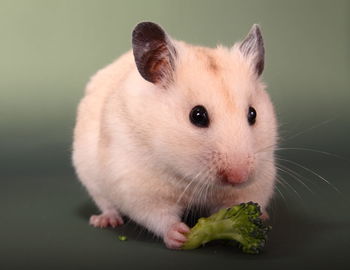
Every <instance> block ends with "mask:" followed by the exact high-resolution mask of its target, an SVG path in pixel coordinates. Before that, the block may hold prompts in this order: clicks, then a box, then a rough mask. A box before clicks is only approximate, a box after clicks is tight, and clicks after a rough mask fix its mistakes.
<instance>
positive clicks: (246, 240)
mask: <svg viewBox="0 0 350 270" xmlns="http://www.w3.org/2000/svg"><path fill="white" fill-rule="evenodd" d="M260 216H261V210H260V206H259V205H258V204H257V203H253V202H248V203H241V204H239V205H236V206H233V207H230V208H225V209H221V210H220V211H218V212H217V213H215V214H213V215H211V216H210V217H207V218H200V219H199V220H198V222H197V224H196V225H195V226H194V227H193V228H192V229H191V230H190V232H189V233H188V234H187V241H186V242H185V244H184V245H183V246H182V249H194V248H197V247H199V246H201V245H204V244H205V243H208V242H210V241H212V240H216V239H224V240H234V241H237V242H238V243H239V246H240V248H241V249H242V251H243V252H244V253H250V254H259V253H260V252H261V251H262V249H263V248H264V246H265V243H266V241H267V233H268V231H269V230H270V229H271V227H269V226H266V225H265V224H264V223H263V222H262V220H261V218H260Z"/></svg>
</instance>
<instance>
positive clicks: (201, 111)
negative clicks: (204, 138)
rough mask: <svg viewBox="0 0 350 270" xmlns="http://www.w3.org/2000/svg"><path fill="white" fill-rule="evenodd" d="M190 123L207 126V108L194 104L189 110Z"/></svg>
mask: <svg viewBox="0 0 350 270" xmlns="http://www.w3.org/2000/svg"><path fill="white" fill-rule="evenodd" d="M190 120H191V123H192V124H193V125H195V126H197V127H202V128H205V127H208V126H209V117H208V112H207V110H206V109H205V108H204V107H203V106H201V105H198V106H195V107H193V109H192V110H191V112H190Z"/></svg>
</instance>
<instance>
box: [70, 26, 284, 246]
mask: <svg viewBox="0 0 350 270" xmlns="http://www.w3.org/2000/svg"><path fill="white" fill-rule="evenodd" d="M132 48H133V49H132V50H131V51H129V52H127V53H126V54H124V55H123V56H121V57H120V58H119V59H118V60H116V61H115V62H113V63H112V64H110V65H109V66H107V67H106V68H104V69H102V70H100V71H99V72H97V74H96V75H94V76H93V77H92V79H91V80H90V82H89V84H88V86H87V88H86V91H85V96H84V98H83V99H82V100H81V102H80V105H79V108H78V116H77V123H76V127H75V132H74V145H73V163H74V166H75V169H76V172H77V174H78V177H79V179H80V180H81V182H82V183H83V185H84V186H85V187H86V188H87V190H88V192H89V194H90V195H91V197H92V198H93V200H94V201H95V203H96V204H97V206H98V208H99V209H100V210H101V214H100V215H94V216H91V218H90V224H91V225H93V226H96V227H106V226H113V227H114V226H118V225H120V224H122V223H123V219H122V215H126V216H128V217H129V218H131V219H132V220H134V221H136V222H137V223H139V224H140V225H142V226H144V227H145V228H147V229H148V230H149V231H151V232H153V233H154V234H156V235H158V236H160V237H162V238H163V240H164V242H165V244H166V246H167V247H169V248H179V247H181V245H182V244H183V243H184V241H185V240H186V236H185V233H186V232H187V231H188V230H189V228H188V226H187V225H186V224H184V223H183V222H182V221H181V217H182V214H183V213H184V211H185V210H186V209H188V208H190V207H192V206H200V207H205V208H207V209H209V210H210V211H212V212H213V211H217V210H218V209H219V208H222V207H227V206H231V205H234V204H238V203H241V202H247V201H254V202H258V203H259V204H260V205H261V206H262V209H263V211H266V206H267V204H268V202H269V200H270V198H271V196H272V194H273V190H274V183H275V165H274V162H275V161H274V150H275V145H276V139H277V131H276V118H275V113H274V110H273V106H272V104H271V101H270V98H269V96H268V94H267V93H266V92H265V86H264V84H263V83H262V81H261V78H260V75H261V73H262V71H263V68H264V46H263V39H262V36H261V32H260V29H259V27H258V26H257V25H253V27H252V29H251V30H250V32H249V34H248V36H247V37H246V38H245V39H244V40H243V41H242V42H239V43H237V44H235V45H234V46H233V47H232V48H225V47H222V46H218V47H217V48H215V49H212V48H205V47H199V46H193V45H189V44H186V43H184V42H181V41H177V40H174V39H172V38H170V37H169V36H168V35H167V34H166V33H165V32H164V30H163V29H162V28H160V27H159V26H158V25H157V24H154V23H151V22H144V23H140V24H138V25H137V26H136V27H135V29H134V31H133V33H132Z"/></svg>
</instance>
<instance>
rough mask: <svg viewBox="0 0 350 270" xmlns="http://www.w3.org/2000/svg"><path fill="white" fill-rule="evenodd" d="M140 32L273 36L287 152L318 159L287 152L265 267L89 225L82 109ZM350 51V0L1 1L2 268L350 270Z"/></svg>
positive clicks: (219, 250) (134, 230)
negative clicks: (154, 26)
mask: <svg viewBox="0 0 350 270" xmlns="http://www.w3.org/2000/svg"><path fill="white" fill-rule="evenodd" d="M140 21H154V22H157V23H159V24H160V25H162V26H163V27H164V28H165V29H166V30H167V31H168V33H170V35H171V36H173V37H174V38H177V39H181V40H185V41H187V42H189V43H194V44H201V45H207V46H215V45H216V44H218V43H221V44H224V45H226V46H231V45H232V44H233V43H234V42H235V41H237V40H239V39H241V38H243V37H244V36H245V35H246V33H247V32H248V30H249V29H250V27H251V25H252V24H253V23H259V24H261V27H262V30H263V35H264V39H265V46H266V67H265V71H264V79H265V81H266V82H267V84H268V86H269V87H268V89H269V92H270V94H271V97H272V100H273V102H274V104H275V105H276V110H277V114H278V118H279V122H280V134H281V141H280V144H281V147H283V148H303V149H304V148H308V149H310V150H306V149H304V150H302V149H298V150H296V149H295V150H294V149H285V150H280V151H278V157H279V158H281V159H287V160H288V161H285V160H280V164H281V166H282V169H284V170H285V167H284V166H288V168H289V169H291V170H293V171H295V174H293V175H294V177H293V176H291V173H290V172H289V173H283V172H281V174H280V177H282V178H283V179H284V181H285V182H286V183H287V184H284V185H283V184H279V185H278V189H279V191H280V192H281V193H279V192H277V193H276V196H275V197H274V199H273V202H272V204H271V209H270V213H271V216H272V218H271V224H272V225H273V227H274V229H273V231H272V232H271V234H270V242H269V243H268V246H267V247H266V250H265V252H264V254H262V255H259V256H249V255H244V254H241V253H239V252H238V251H237V249H236V248H234V247H222V246H219V245H215V244H213V245H210V246H208V247H206V248H202V249H198V250H194V251H187V252H174V251H170V250H167V249H166V248H165V247H164V246H163V244H162V243H161V242H159V241H156V240H155V239H153V237H152V236H151V235H149V234H147V233H145V232H144V231H143V230H142V229H141V228H138V227H137V226H135V225H134V224H132V223H128V224H126V225H124V226H123V227H121V228H118V229H115V230H111V229H106V230H98V229H94V228H91V227H89V226H88V217H89V215H91V214H93V213H95V212H96V209H95V207H94V205H93V203H92V202H91V201H90V200H89V198H88V196H87V194H86V192H85V190H84V189H83V188H82V187H81V185H80V184H79V183H78V181H76V177H75V175H74V171H73V169H72V167H71V163H70V149H71V138H72V129H73V126H74V119H75V109H76V105H77V103H78V101H79V99H80V98H81V96H82V93H83V89H84V86H85V84H86V82H87V80H88V79H89V77H90V76H91V75H92V74H93V73H94V72H96V71H97V70H98V69H99V68H101V67H103V66H105V65H106V64H108V63H110V62H111V61H112V60H113V59H115V58H116V57H118V56H119V55H120V54H122V53H123V52H125V51H126V50H128V49H129V48H130V34H131V31H132V29H133V27H134V26H135V25H136V24H137V23H138V22H140ZM349 48H350V1H277V0H276V1H258V0H257V1H249V0H248V1H208V0H207V1H106V0H104V1H103V0H102V1H82V0H81V1H77V0H73V1H68V0H61V1H44V0H42V1H39V0H38V1H34V0H31V1H25V0H22V1H3V0H1V1H0V93H1V96H0V127H1V133H0V145H1V149H0V151H1V152H0V164H1V179H0V209H1V210H2V211H1V217H0V269H18V268H25V269H30V268H33V269H39V268H41V269H54V268H57V269H70V268H71V269H78V268H84V269H96V268H100V269H106V268H109V269H118V268H120V267H123V269H137V268H140V269H141V268H142V269H148V268H150V267H153V268H154V267H156V268H157V267H158V268H159V269H182V268H183V269H185V268H189V269H206V268H208V269H211V268H214V267H216V268H217V267H219V268H222V269H228V268H230V269H231V268H233V267H235V268H238V267H243V269H248V268H250V269H256V268H257V267H259V268H269V269H276V268H281V267H283V268H286V269H287V268H291V269H292V268H295V267H302V266H305V267H307V269H313V268H314V269H322V268H329V267H332V268H333V269H346V268H348V267H349V266H350V258H349V255H348V252H349V248H350V211H349V210H348V209H347V206H348V205H349V204H350V199H349V197H350V184H349V179H348V178H349V177H348V176H349V173H348V172H349V170H348V168H349V165H350V161H349V159H350V146H349V143H348V142H349V131H350V120H349V113H350V109H349V106H348V103H349V98H350V92H349V90H350V89H349V85H350V66H349V64H350V50H349ZM312 149H314V150H312ZM320 151H322V153H321V152H320ZM324 152H326V153H324ZM293 162H298V164H301V165H300V166H303V167H304V168H302V167H300V166H298V165H296V164H295V163H293ZM310 170H312V171H314V172H315V173H312V172H311V171H310ZM318 175H320V176H321V177H322V178H321V177H319V176H318ZM301 181H303V182H302V183H301ZM325 181H329V184H327V183H326V182H325ZM306 186H307V187H306ZM308 188H309V189H308ZM118 234H125V235H127V236H128V238H129V240H128V241H126V242H121V241H119V240H118V238H117V235H118ZM126 267H127V268H126Z"/></svg>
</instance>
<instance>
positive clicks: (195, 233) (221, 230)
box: [182, 220, 243, 249]
mask: <svg viewBox="0 0 350 270" xmlns="http://www.w3.org/2000/svg"><path fill="white" fill-rule="evenodd" d="M198 224H201V223H200V221H199V222H198ZM196 226H197V225H196ZM196 226H195V227H193V229H192V232H191V233H190V234H189V235H188V240H187V242H186V243H185V244H184V245H183V246H182V248H183V249H194V248H197V247H199V246H201V245H204V244H206V243H208V242H210V241H212V240H216V239H217V240H235V241H238V242H240V241H243V239H241V238H242V237H240V234H239V232H236V231H235V228H234V222H232V221H231V220H220V221H215V222H213V223H210V224H205V228H204V227H203V226H197V228H196Z"/></svg>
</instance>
